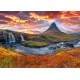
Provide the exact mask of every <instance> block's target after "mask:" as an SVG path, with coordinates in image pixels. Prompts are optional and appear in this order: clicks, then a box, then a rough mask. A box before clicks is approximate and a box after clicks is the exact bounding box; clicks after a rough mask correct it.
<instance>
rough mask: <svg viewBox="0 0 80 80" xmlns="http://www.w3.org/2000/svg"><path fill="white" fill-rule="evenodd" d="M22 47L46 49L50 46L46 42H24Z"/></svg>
mask: <svg viewBox="0 0 80 80" xmlns="http://www.w3.org/2000/svg"><path fill="white" fill-rule="evenodd" d="M22 45H24V46H29V47H45V46H48V45H49V44H48V43H45V42H34V41H28V42H27V41H26V42H23V43H22Z"/></svg>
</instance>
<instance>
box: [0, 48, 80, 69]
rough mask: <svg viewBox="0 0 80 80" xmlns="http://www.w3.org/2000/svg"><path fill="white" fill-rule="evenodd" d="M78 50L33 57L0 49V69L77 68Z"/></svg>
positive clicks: (79, 64) (79, 52) (79, 59)
mask: <svg viewBox="0 0 80 80" xmlns="http://www.w3.org/2000/svg"><path fill="white" fill-rule="evenodd" d="M78 55H80V48H75V49H71V50H68V51H63V52H62V51H61V52H60V51H59V52H58V53H57V54H53V55H44V56H35V55H26V56H25V55H21V54H18V53H15V52H13V51H11V50H8V49H4V48H2V47H0V67H1V68H26V67H30V68H31V67H32V68H35V67H36V68H39V67H41V68H75V67H76V68H79V67H80V56H78Z"/></svg>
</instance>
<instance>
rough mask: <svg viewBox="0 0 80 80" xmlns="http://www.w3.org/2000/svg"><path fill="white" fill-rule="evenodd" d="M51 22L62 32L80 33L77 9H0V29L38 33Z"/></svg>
mask: <svg viewBox="0 0 80 80" xmlns="http://www.w3.org/2000/svg"><path fill="white" fill-rule="evenodd" d="M53 22H55V23H56V25H57V27H58V29H59V30H60V31H62V32H64V33H67V34H71V33H80V12H79V11H0V29H9V30H13V31H18V32H24V33H29V34H40V33H42V32H44V31H46V30H47V29H48V28H49V27H50V25H51V24H52V23H53Z"/></svg>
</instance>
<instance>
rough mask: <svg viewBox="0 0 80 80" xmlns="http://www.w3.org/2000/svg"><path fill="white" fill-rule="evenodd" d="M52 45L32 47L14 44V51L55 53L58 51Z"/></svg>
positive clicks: (36, 53) (41, 53)
mask: <svg viewBox="0 0 80 80" xmlns="http://www.w3.org/2000/svg"><path fill="white" fill-rule="evenodd" d="M51 47H52V45H49V46H46V47H41V48H31V47H25V46H22V45H20V44H16V45H14V47H13V49H14V51H16V52H19V53H22V54H34V55H44V54H54V53H55V52H56V50H55V49H53V48H51Z"/></svg>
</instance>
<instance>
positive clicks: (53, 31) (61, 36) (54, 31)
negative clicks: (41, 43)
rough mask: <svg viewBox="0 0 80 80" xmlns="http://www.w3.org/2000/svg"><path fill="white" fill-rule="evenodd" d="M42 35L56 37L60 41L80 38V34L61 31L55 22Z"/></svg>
mask: <svg viewBox="0 0 80 80" xmlns="http://www.w3.org/2000/svg"><path fill="white" fill-rule="evenodd" d="M42 35H44V36H51V37H55V38H56V39H57V40H59V41H69V40H74V39H80V36H79V35H75V34H65V33H63V32H61V31H60V30H59V29H58V27H57V26H56V24H55V23H52V24H51V26H50V27H49V29H47V30H46V31H45V32H44V33H43V34H42Z"/></svg>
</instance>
